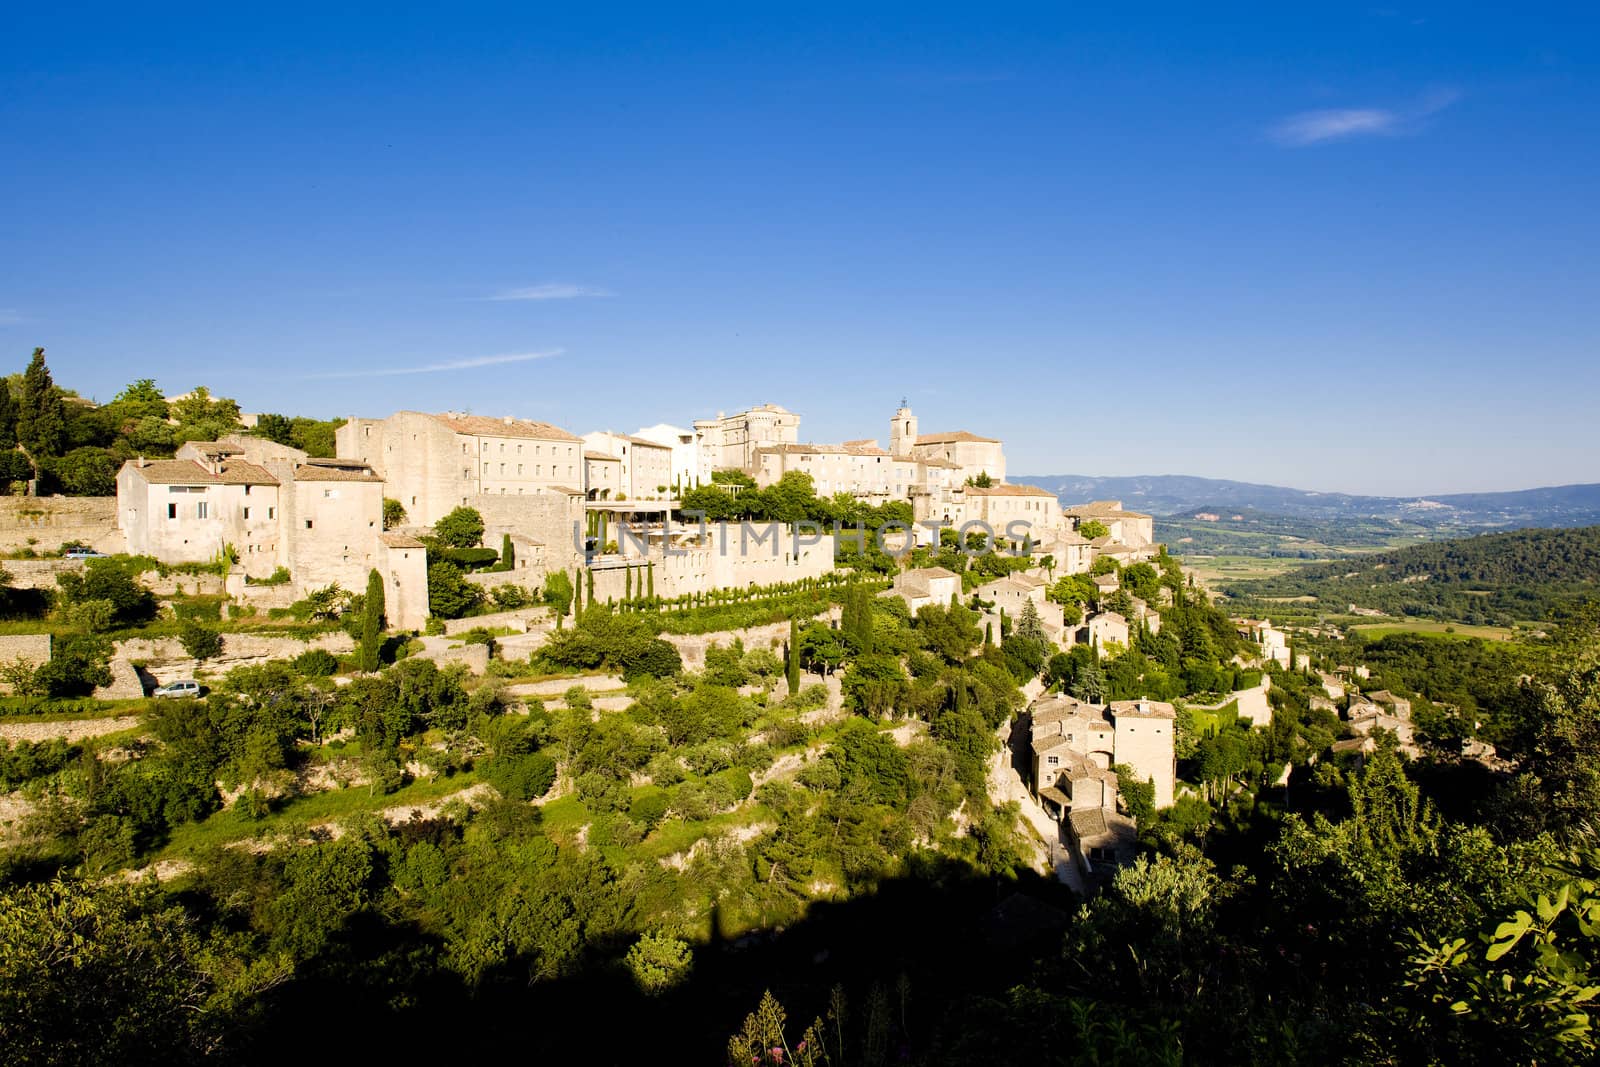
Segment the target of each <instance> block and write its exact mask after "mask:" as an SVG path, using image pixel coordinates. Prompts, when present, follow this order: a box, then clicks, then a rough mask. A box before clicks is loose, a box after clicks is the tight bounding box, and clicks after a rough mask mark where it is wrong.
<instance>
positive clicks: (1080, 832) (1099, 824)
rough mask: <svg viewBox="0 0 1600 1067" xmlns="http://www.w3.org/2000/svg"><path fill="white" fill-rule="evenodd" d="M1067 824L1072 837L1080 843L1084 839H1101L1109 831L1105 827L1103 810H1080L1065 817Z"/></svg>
mask: <svg viewBox="0 0 1600 1067" xmlns="http://www.w3.org/2000/svg"><path fill="white" fill-rule="evenodd" d="M1067 822H1068V824H1070V825H1071V827H1072V833H1073V836H1075V837H1077V838H1078V840H1080V841H1081V840H1083V839H1084V838H1086V837H1101V836H1103V835H1104V834H1105V833H1106V832H1107V831H1108V830H1109V829H1110V827H1108V826H1107V825H1106V813H1105V809H1104V808H1080V809H1078V810H1077V811H1075V812H1073V813H1072V814H1071V815H1068V816H1067Z"/></svg>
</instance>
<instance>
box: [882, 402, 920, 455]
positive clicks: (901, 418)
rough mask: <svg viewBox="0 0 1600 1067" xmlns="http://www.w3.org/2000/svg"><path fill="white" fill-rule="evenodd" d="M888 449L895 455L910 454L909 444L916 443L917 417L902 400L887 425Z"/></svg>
mask: <svg viewBox="0 0 1600 1067" xmlns="http://www.w3.org/2000/svg"><path fill="white" fill-rule="evenodd" d="M889 441H890V444H889V451H890V452H892V453H894V454H895V455H896V456H909V455H911V446H912V445H914V444H916V443H917V417H916V416H915V415H913V414H911V408H910V406H909V405H907V404H906V402H905V401H904V400H901V401H900V406H899V407H898V408H897V409H895V413H894V422H893V423H891V424H890V426H889Z"/></svg>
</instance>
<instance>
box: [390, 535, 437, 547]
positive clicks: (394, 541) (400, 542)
mask: <svg viewBox="0 0 1600 1067" xmlns="http://www.w3.org/2000/svg"><path fill="white" fill-rule="evenodd" d="M378 540H380V541H382V542H383V543H384V544H386V545H388V546H389V547H390V548H427V547H428V546H427V545H425V544H423V543H422V542H421V541H418V540H417V539H416V538H415V537H412V536H411V535H410V534H403V533H381V534H379V535H378Z"/></svg>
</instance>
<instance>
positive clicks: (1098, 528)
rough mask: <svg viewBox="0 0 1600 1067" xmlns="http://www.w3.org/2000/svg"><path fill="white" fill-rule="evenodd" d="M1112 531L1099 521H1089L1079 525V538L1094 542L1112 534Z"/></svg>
mask: <svg viewBox="0 0 1600 1067" xmlns="http://www.w3.org/2000/svg"><path fill="white" fill-rule="evenodd" d="M1110 532H1111V529H1110V527H1108V526H1107V525H1106V524H1105V523H1103V522H1101V521H1100V520H1099V519H1088V520H1086V521H1084V522H1080V523H1079V524H1078V536H1080V537H1082V538H1084V539H1085V540H1088V541H1094V540H1096V539H1098V538H1101V537H1104V536H1105V535H1106V534H1108V533H1110Z"/></svg>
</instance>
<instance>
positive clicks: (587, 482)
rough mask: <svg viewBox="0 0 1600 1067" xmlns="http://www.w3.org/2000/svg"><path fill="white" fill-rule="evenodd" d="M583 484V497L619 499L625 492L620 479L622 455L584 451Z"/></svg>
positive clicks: (590, 498) (623, 483)
mask: <svg viewBox="0 0 1600 1067" xmlns="http://www.w3.org/2000/svg"><path fill="white" fill-rule="evenodd" d="M583 484H584V486H585V493H586V497H585V499H588V500H621V499H623V498H624V497H625V496H626V495H627V493H626V491H625V490H624V488H623V487H624V486H625V485H626V484H627V483H625V482H624V481H623V480H622V457H621V456H613V455H611V454H610V453H609V452H584V454H583Z"/></svg>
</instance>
